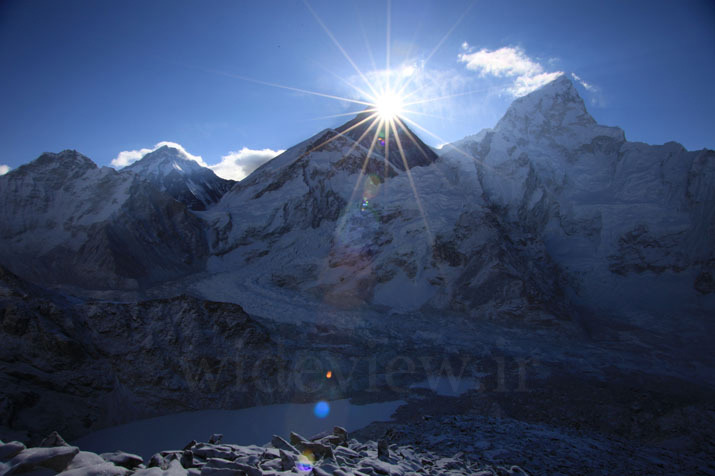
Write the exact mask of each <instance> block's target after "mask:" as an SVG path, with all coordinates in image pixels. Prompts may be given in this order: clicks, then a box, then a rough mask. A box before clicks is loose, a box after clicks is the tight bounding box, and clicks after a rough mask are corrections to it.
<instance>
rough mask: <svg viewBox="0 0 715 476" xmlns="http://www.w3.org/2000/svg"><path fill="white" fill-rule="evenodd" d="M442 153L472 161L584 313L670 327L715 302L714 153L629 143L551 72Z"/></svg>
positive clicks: (511, 223) (496, 201)
mask: <svg viewBox="0 0 715 476" xmlns="http://www.w3.org/2000/svg"><path fill="white" fill-rule="evenodd" d="M465 155H466V156H468V158H465ZM442 158H443V160H445V161H447V162H452V163H459V164H461V165H462V166H463V167H466V168H467V169H469V168H471V169H472V170H474V173H475V176H476V178H477V180H478V182H479V185H480V187H481V189H482V190H483V197H484V200H485V202H486V203H487V204H488V206H489V207H491V208H493V209H498V210H500V214H501V216H502V217H503V221H504V223H505V225H506V226H508V228H509V229H513V230H521V232H522V233H526V234H529V235H531V236H537V237H539V242H541V243H543V244H544V246H545V250H546V252H547V253H548V255H549V256H550V257H551V258H552V259H553V260H554V261H555V262H556V263H557V264H558V265H559V268H561V269H562V270H563V271H564V272H565V273H566V274H567V275H568V276H569V281H570V284H569V286H568V288H569V292H570V294H571V299H572V301H573V302H576V303H579V304H580V305H582V306H583V307H584V308H586V309H588V310H589V312H590V313H592V314H593V316H592V317H590V318H599V319H600V318H604V317H605V316H611V317H614V316H619V318H621V317H622V316H623V315H624V314H626V315H629V316H630V318H631V320H633V321H637V322H640V323H641V324H646V322H647V323H648V325H666V326H673V325H675V326H681V325H682V323H680V324H676V323H675V322H676V320H677V319H679V317H677V316H679V315H682V313H684V312H687V313H689V314H690V313H695V314H701V315H707V314H708V313H709V312H711V311H712V310H713V309H715V302H714V296H713V292H714V291H715V287H714V286H713V284H712V283H713V278H712V276H713V273H714V272H715V269H714V268H715V152H713V151H711V150H702V151H696V152H689V151H687V150H685V149H684V148H683V147H682V146H681V145H680V144H677V143H674V142H670V143H667V144H664V145H662V146H651V145H647V144H643V143H632V142H628V141H626V139H625V135H624V133H623V131H622V130H621V129H619V128H616V127H606V126H601V125H599V124H597V123H596V121H595V120H594V119H593V118H592V117H591V116H590V114H589V113H588V112H587V111H586V108H585V105H584V103H583V100H582V99H581V98H580V97H579V95H578V92H577V91H576V89H575V88H574V86H573V84H572V83H571V81H570V80H569V79H568V78H567V77H566V76H562V77H560V78H558V79H557V80H555V81H554V82H552V83H550V84H548V85H546V86H544V87H543V88H541V89H540V90H538V91H535V92H534V93H532V94H530V95H528V96H525V97H523V98H520V99H517V100H516V101H514V103H513V104H512V106H511V107H510V108H509V110H508V111H507V112H506V114H505V115H504V117H503V118H502V119H501V120H500V121H499V123H498V124H497V125H496V127H495V128H494V129H492V130H486V131H483V132H482V133H481V134H480V135H478V136H476V137H473V138H467V139H465V140H463V141H460V142H457V143H455V144H453V146H452V147H446V148H445V153H444V155H443V157H442ZM654 315H655V316H659V318H658V319H656V320H655V321H652V320H649V319H648V318H647V317H646V316H654ZM664 318H665V319H664Z"/></svg>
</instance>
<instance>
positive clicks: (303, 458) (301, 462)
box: [295, 450, 315, 473]
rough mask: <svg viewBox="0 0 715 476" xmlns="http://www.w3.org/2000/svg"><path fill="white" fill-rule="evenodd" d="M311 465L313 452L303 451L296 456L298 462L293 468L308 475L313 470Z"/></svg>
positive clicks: (313, 457) (313, 458)
mask: <svg viewBox="0 0 715 476" xmlns="http://www.w3.org/2000/svg"><path fill="white" fill-rule="evenodd" d="M313 463H315V456H313V452H312V451H310V450H305V451H303V453H301V454H300V455H299V456H298V460H297V461H296V462H295V468H296V469H297V470H298V471H299V472H304V473H308V472H310V471H312V470H313Z"/></svg>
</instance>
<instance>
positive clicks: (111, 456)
mask: <svg viewBox="0 0 715 476" xmlns="http://www.w3.org/2000/svg"><path fill="white" fill-rule="evenodd" d="M99 456H101V457H102V458H104V460H105V461H107V462H109V463H114V464H116V465H117V466H122V467H124V468H127V469H134V468H136V467H137V466H139V465H140V464H142V463H144V459H143V458H142V457H141V456H139V455H135V454H132V453H125V452H123V451H115V452H113V453H102V454H101V455H99Z"/></svg>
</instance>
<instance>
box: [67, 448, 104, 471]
mask: <svg viewBox="0 0 715 476" xmlns="http://www.w3.org/2000/svg"><path fill="white" fill-rule="evenodd" d="M104 463H106V461H105V460H104V458H102V457H101V456H99V455H98V454H97V453H92V452H90V451H80V452H79V453H77V454H76V455H75V457H74V458H72V461H70V464H69V465H67V469H68V470H69V469H77V468H82V467H84V466H95V465H98V464H104Z"/></svg>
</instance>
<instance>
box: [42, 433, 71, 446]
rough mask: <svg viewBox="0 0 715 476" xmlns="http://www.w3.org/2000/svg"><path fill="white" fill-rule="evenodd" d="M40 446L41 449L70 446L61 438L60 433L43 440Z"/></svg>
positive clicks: (51, 434) (52, 434)
mask: <svg viewBox="0 0 715 476" xmlns="http://www.w3.org/2000/svg"><path fill="white" fill-rule="evenodd" d="M38 446H41V447H53V446H69V444H67V442H66V441H65V440H64V439H63V438H62V437H61V436H60V434H59V433H57V432H56V431H53V432H52V433H50V434H49V435H47V437H46V438H45V439H44V440H42V443H40V444H39V445H38Z"/></svg>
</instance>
